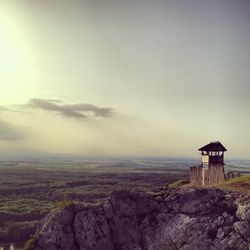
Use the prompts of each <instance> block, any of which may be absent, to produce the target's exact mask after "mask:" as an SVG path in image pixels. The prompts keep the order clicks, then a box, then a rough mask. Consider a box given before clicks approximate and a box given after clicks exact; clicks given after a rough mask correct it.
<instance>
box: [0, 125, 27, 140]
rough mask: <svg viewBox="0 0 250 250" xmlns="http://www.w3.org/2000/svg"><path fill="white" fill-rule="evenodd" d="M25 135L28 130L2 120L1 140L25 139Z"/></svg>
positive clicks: (0, 126) (0, 127) (0, 128)
mask: <svg viewBox="0 0 250 250" xmlns="http://www.w3.org/2000/svg"><path fill="white" fill-rule="evenodd" d="M25 136H26V132H25V131H24V129H22V128H20V127H16V126H14V125H12V124H10V123H8V122H5V121H2V120H0V140H2V141H17V140H21V139H23V138H24V137H25Z"/></svg>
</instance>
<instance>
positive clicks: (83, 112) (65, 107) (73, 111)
mask: <svg viewBox="0 0 250 250" xmlns="http://www.w3.org/2000/svg"><path fill="white" fill-rule="evenodd" d="M22 107H24V108H25V107H27V108H32V109H41V110H45V111H50V112H55V113H58V114H61V115H63V116H65V117H73V118H87V117H89V116H101V117H112V116H113V115H114V110H113V109H112V108H109V107H97V106H95V105H92V104H86V103H77V104H64V103H63V102H62V101H61V100H52V99H37V98H33V99H30V101H29V102H28V104H26V105H24V106H22Z"/></svg>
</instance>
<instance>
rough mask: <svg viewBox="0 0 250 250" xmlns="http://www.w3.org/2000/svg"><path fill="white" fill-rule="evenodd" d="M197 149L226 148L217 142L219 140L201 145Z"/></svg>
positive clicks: (220, 149) (223, 149)
mask: <svg viewBox="0 0 250 250" xmlns="http://www.w3.org/2000/svg"><path fill="white" fill-rule="evenodd" d="M198 150H199V151H223V152H225V151H227V149H226V148H225V147H224V146H223V145H222V144H221V143H220V142H219V141H213V142H210V143H209V144H207V145H205V146H203V147H201V148H199V149H198Z"/></svg>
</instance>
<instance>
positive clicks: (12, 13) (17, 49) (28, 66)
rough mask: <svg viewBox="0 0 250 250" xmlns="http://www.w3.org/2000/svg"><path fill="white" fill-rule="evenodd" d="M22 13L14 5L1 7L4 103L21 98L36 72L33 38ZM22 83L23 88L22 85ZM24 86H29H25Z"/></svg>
mask: <svg viewBox="0 0 250 250" xmlns="http://www.w3.org/2000/svg"><path fill="white" fill-rule="evenodd" d="M26 26H27V25H25V20H24V18H23V16H22V13H21V12H20V11H19V10H18V9H17V8H16V6H14V5H11V4H6V5H3V6H1V8H0V87H1V92H0V98H1V100H2V102H3V103H4V102H6V103H7V102H11V101H12V99H18V98H19V99H20V97H21V96H23V94H24V93H25V92H29V91H27V90H28V89H30V88H29V84H28V82H29V81H30V80H31V79H32V78H33V77H34V75H35V74H36V67H35V62H34V59H35V56H34V55H35V53H34V51H35V50H34V48H33V44H32V39H31V36H30V35H29V33H28V32H27V29H26V28H24V27H26ZM21 86H22V87H21ZM24 86H27V88H26V89H25V88H24Z"/></svg>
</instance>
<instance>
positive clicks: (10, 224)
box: [0, 160, 188, 249]
mask: <svg viewBox="0 0 250 250" xmlns="http://www.w3.org/2000/svg"><path fill="white" fill-rule="evenodd" d="M174 164H175V163H171V166H170V167H169V166H168V167H166V163H165V162H163V161H154V162H152V161H150V160H147V161H141V160H136V161H124V162H118V161H117V160H113V161H98V160H97V161H93V162H92V161H91V162H90V161H88V162H80V163H78V162H61V163H53V162H52V163H49V162H48V163H40V162H32V163H27V162H12V163H6V162H0V244H2V243H8V242H15V243H19V242H20V243H22V242H24V241H26V240H28V239H29V238H30V235H33V234H34V232H35V229H36V226H37V222H38V221H39V220H40V219H42V218H44V217H45V216H46V214H48V213H49V211H51V210H53V209H56V210H57V209H61V208H65V207H68V206H71V205H72V203H74V202H88V203H93V202H96V201H97V200H100V199H103V198H105V197H107V196H108V195H109V194H110V193H111V192H112V191H113V190H119V189H130V190H142V191H147V190H152V189H153V188H155V187H157V186H161V185H167V184H169V183H172V182H174V181H177V180H179V179H183V178H186V177H187V174H188V172H187V168H186V166H185V165H183V167H180V166H179V164H178V166H176V165H174ZM31 243H32V241H30V242H29V244H31ZM26 249H28V248H26Z"/></svg>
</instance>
